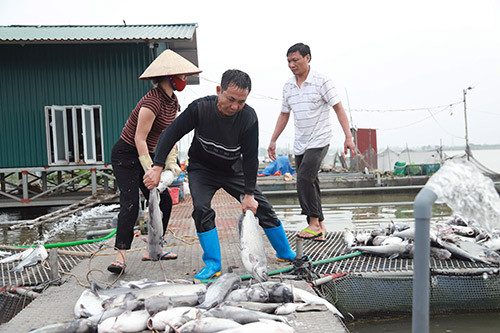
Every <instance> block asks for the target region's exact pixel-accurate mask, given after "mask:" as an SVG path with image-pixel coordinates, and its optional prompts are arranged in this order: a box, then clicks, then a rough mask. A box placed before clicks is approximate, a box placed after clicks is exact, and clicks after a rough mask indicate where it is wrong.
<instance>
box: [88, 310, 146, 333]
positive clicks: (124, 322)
mask: <svg viewBox="0 0 500 333" xmlns="http://www.w3.org/2000/svg"><path fill="white" fill-rule="evenodd" d="M148 319H149V313H148V312H147V311H146V310H137V311H125V312H123V313H122V314H120V315H119V316H116V317H109V318H107V319H106V320H104V321H103V322H101V323H100V324H99V325H98V327H97V328H98V330H99V332H141V331H143V330H145V329H146V328H147V322H148Z"/></svg>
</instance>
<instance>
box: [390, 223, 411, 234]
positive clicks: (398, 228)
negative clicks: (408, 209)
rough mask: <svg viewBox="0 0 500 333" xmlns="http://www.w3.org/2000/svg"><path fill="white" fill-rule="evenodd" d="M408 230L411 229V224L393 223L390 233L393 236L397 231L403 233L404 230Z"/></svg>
mask: <svg viewBox="0 0 500 333" xmlns="http://www.w3.org/2000/svg"><path fill="white" fill-rule="evenodd" d="M406 229H410V225H409V224H406V223H394V222H392V223H391V226H390V233H391V234H393V233H395V232H396V231H403V230H406Z"/></svg>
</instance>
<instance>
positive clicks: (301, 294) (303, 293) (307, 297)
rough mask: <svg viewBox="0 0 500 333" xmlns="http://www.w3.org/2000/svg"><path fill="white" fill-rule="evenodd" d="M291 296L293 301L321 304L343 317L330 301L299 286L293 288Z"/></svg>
mask: <svg viewBox="0 0 500 333" xmlns="http://www.w3.org/2000/svg"><path fill="white" fill-rule="evenodd" d="M293 297H294V302H304V303H307V304H322V305H324V306H326V307H327V308H328V310H330V311H331V312H332V313H333V314H335V315H337V316H339V317H340V318H344V316H343V315H342V313H341V312H340V311H339V310H338V309H337V308H336V307H335V306H334V305H333V304H332V303H330V302H328V301H327V300H326V299H324V298H321V297H319V296H316V295H313V294H311V293H310V292H308V291H307V290H304V289H300V288H293Z"/></svg>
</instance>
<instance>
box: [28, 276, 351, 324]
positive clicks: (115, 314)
mask: <svg viewBox="0 0 500 333" xmlns="http://www.w3.org/2000/svg"><path fill="white" fill-rule="evenodd" d="M328 310H329V311H331V312H332V313H334V314H336V315H338V316H341V317H342V314H341V313H340V312H339V311H338V310H337V309H336V308H335V307H334V306H333V305H332V304H330V303H329V302H328V301H326V300H325V299H323V298H321V297H319V296H316V295H313V294H311V293H309V292H307V291H305V290H302V289H299V288H293V287H292V286H291V285H288V284H285V283H282V282H272V281H267V282H263V283H260V282H258V283H254V284H252V283H249V284H248V285H247V286H244V287H242V281H241V279H240V277H239V276H238V275H236V274H234V273H232V272H230V273H225V274H223V275H222V276H220V277H219V278H218V279H217V280H215V281H213V282H211V283H210V284H209V285H208V286H207V285H206V284H203V283H198V284H194V283H192V282H189V281H185V280H183V281H176V282H173V281H171V282H153V281H148V280H140V281H133V282H125V281H121V285H120V286H118V287H109V288H106V289H103V288H100V287H98V286H97V285H95V284H93V285H92V287H91V288H90V289H86V290H84V291H83V293H82V294H81V296H80V298H79V299H78V301H77V302H76V304H75V306H74V313H75V316H76V318H77V319H75V320H73V321H71V322H66V323H59V324H53V325H49V326H46V327H43V328H40V329H37V330H34V331H31V332H44V333H48V332H66V331H74V332H141V331H144V330H148V329H149V330H155V331H158V332H199V333H209V332H226V333H236V332H258V331H259V330H260V331H261V332H284V333H286V332H295V330H294V328H293V326H292V325H293V324H294V320H295V315H294V314H293V313H294V312H295V311H328Z"/></svg>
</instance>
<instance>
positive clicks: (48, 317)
mask: <svg viewBox="0 0 500 333" xmlns="http://www.w3.org/2000/svg"><path fill="white" fill-rule="evenodd" d="M185 199H186V200H185V201H183V202H181V203H179V204H177V205H175V206H174V208H173V211H172V217H171V221H170V224H169V227H168V231H167V233H166V235H165V238H166V240H167V245H166V247H165V249H166V250H169V251H172V252H174V253H176V254H177V255H178V259H177V260H169V261H157V262H145V261H141V257H142V254H143V251H144V250H145V243H144V242H143V241H142V239H141V237H140V236H139V237H136V238H134V241H133V244H132V249H131V250H130V251H129V252H128V254H127V268H126V272H125V274H123V275H122V276H120V277H119V279H120V280H125V281H134V280H140V279H144V278H147V279H149V280H154V281H165V280H166V279H171V280H174V279H185V280H191V281H192V280H193V277H194V274H196V272H198V271H199V270H200V269H201V268H202V267H203V265H204V264H203V261H202V259H201V257H202V249H201V246H200V245H199V243H198V240H197V237H196V231H195V226H194V222H193V220H192V218H191V212H192V204H191V201H190V197H189V196H186V197H185ZM212 207H213V208H214V210H215V211H216V214H217V217H216V225H217V229H218V233H219V239H220V243H221V250H222V267H223V270H227V269H228V267H232V268H233V270H234V272H235V273H236V274H239V275H242V276H243V275H246V274H247V272H246V271H245V269H244V267H243V264H242V263H241V257H240V252H239V239H238V235H237V232H236V224H237V219H238V217H239V215H240V214H241V205H240V204H239V203H238V202H237V201H236V200H234V199H233V198H232V197H230V196H229V195H228V194H226V193H225V192H224V191H219V192H217V193H216V195H215V196H214V198H213V200H212ZM287 234H288V237H289V241H290V244H291V245H292V248H294V247H295V233H287ZM263 235H264V234H263ZM146 237H147V236H146ZM263 238H264V241H265V244H266V254H267V258H268V263H269V265H268V266H269V267H268V268H269V271H276V270H282V269H286V268H287V267H290V264H286V263H279V262H277V261H276V259H275V252H274V250H273V248H272V247H271V245H270V243H269V242H268V240H267V238H266V237H263ZM305 243H306V244H304V253H307V251H309V246H316V245H317V244H316V242H305ZM307 243H310V244H307ZM321 244H326V243H321ZM113 245H114V237H112V238H110V239H109V240H107V241H104V242H100V243H94V244H89V245H85V247H80V248H75V249H73V251H75V252H77V253H74V254H75V255H64V254H61V255H59V256H58V261H59V279H58V280H57V281H52V282H50V281H49V272H48V270H49V268H48V266H47V265H41V264H38V265H36V266H34V267H30V268H27V269H25V271H24V272H23V273H22V275H21V274H20V273H7V272H8V271H9V270H10V269H11V268H12V267H13V265H14V264H3V265H1V267H0V268H1V270H0V272H2V282H1V283H2V284H3V286H4V288H5V287H6V286H10V288H11V289H12V288H15V287H20V286H26V285H31V286H34V285H40V284H41V285H44V286H45V287H46V289H44V290H43V291H42V292H40V295H39V296H38V297H36V298H35V299H34V300H32V301H31V298H30V297H28V296H24V298H21V297H20V298H19V301H18V304H17V306H18V307H20V308H22V307H23V305H24V304H23V303H25V304H27V303H29V304H28V305H27V306H26V307H24V308H23V309H22V310H21V311H20V312H19V313H17V315H15V316H14V317H13V318H12V319H10V320H9V321H8V322H7V323H4V324H2V325H0V332H9V333H10V332H28V331H29V330H31V329H34V328H40V327H43V326H46V325H49V324H54V323H60V322H66V321H71V320H74V319H75V318H74V313H73V307H74V305H75V303H76V301H77V300H78V298H79V296H80V295H81V294H82V292H83V290H85V288H87V287H88V285H89V283H90V281H95V282H97V283H99V284H101V285H104V284H117V277H118V276H117V275H114V274H110V273H109V272H108V271H107V270H106V267H107V266H108V265H109V263H110V262H111V261H113V260H114V258H115V253H116V252H115V250H114V249H113ZM63 250H66V251H69V250H70V249H68V248H64V249H63ZM51 251H53V249H51ZM78 252H80V255H79V253H78ZM89 252H92V253H93V255H92V256H91V257H90V258H89V257H88V256H87V254H88V253H89ZM28 277H29V278H28ZM278 277H279V276H278V275H276V276H271V278H278ZM282 278H285V279H287V280H286V281H287V282H288V281H290V280H288V279H289V278H290V276H288V277H286V276H282ZM55 282H58V283H62V284H61V285H59V286H54V285H51V283H55ZM291 282H292V283H293V284H294V286H295V287H297V288H302V289H306V290H308V291H310V292H312V293H314V291H313V289H312V287H311V286H310V285H308V284H307V283H305V282H304V281H291ZM244 283H246V282H244ZM295 315H296V324H295V326H294V328H295V330H296V332H299V333H300V332H304V333H306V332H307V333H314V332H325V331H328V332H342V333H344V332H348V330H347V329H346V327H345V325H344V323H343V322H342V320H341V319H340V318H338V317H337V316H334V315H333V314H332V313H331V312H329V311H326V312H325V311H322V312H301V313H299V312H297V313H296V314H295Z"/></svg>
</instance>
